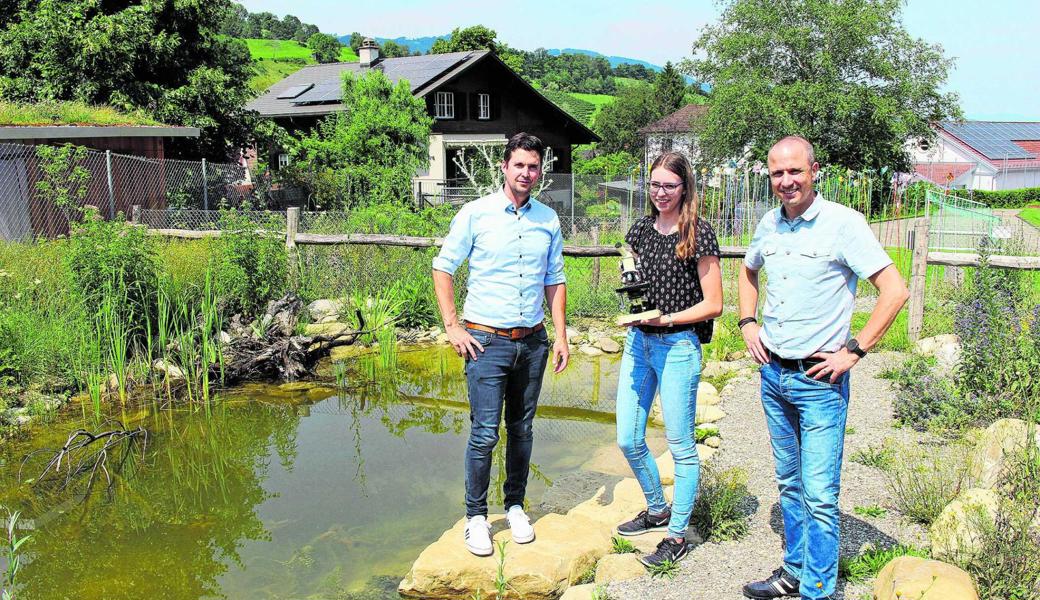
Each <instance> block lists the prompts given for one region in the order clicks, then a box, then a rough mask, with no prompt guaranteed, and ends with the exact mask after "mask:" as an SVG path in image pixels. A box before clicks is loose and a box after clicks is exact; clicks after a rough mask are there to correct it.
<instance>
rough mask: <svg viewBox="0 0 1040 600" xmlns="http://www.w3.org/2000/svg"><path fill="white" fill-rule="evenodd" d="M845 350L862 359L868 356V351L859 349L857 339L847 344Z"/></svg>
mask: <svg viewBox="0 0 1040 600" xmlns="http://www.w3.org/2000/svg"><path fill="white" fill-rule="evenodd" d="M845 349H846V350H848V351H849V352H851V353H853V354H855V355H856V356H858V357H860V358H863V357H864V356H866V355H867V351H866V350H864V349H863V348H860V347H859V342H858V341H856V338H852V339H851V340H849V341H848V342H845Z"/></svg>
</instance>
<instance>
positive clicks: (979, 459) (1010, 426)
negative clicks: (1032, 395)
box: [970, 419, 1040, 489]
mask: <svg viewBox="0 0 1040 600" xmlns="http://www.w3.org/2000/svg"><path fill="white" fill-rule="evenodd" d="M1029 430H1030V426H1029V424H1028V423H1026V422H1025V421H1022V420H1021V419H1000V420H998V421H994V422H993V424H992V425H990V426H989V427H987V428H986V431H985V432H984V433H983V434H982V438H981V439H980V440H979V441H978V443H976V445H975V449H974V450H973V451H972V454H971V461H970V469H971V476H972V480H973V481H974V485H975V486H976V487H980V488H987V489H993V488H995V487H997V486H998V485H1000V484H1001V480H1002V479H1003V478H1004V476H1005V474H1006V473H1007V469H1008V465H1009V460H1014V457H1015V455H1016V454H1017V453H1020V452H1022V451H1023V450H1025V448H1026V444H1027V441H1028V439H1029ZM1032 430H1033V443H1034V444H1037V445H1038V446H1040V425H1034V426H1032Z"/></svg>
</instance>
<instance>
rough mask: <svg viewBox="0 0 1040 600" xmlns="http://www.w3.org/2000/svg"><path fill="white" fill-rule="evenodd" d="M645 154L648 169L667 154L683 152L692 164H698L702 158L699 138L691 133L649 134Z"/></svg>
mask: <svg viewBox="0 0 1040 600" xmlns="http://www.w3.org/2000/svg"><path fill="white" fill-rule="evenodd" d="M644 152H645V153H646V155H645V156H644V157H643V159H644V160H645V161H646V165H647V166H648V167H649V166H650V165H652V164H653V162H654V160H655V159H656V158H657V157H658V156H660V155H661V154H663V153H665V152H681V153H682V154H683V155H684V156H686V159H687V160H689V161H690V163H692V164H696V162H697V159H698V158H699V156H700V151H699V150H698V148H697V138H696V137H694V135H693V134H692V133H690V132H671V133H650V134H647V136H646V146H645V150H644Z"/></svg>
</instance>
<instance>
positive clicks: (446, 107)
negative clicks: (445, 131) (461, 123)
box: [433, 92, 455, 119]
mask: <svg viewBox="0 0 1040 600" xmlns="http://www.w3.org/2000/svg"><path fill="white" fill-rule="evenodd" d="M433 116H435V117H437V118H438V119H454V118H455V94H454V93H452V92H437V98H436V102H434V111H433Z"/></svg>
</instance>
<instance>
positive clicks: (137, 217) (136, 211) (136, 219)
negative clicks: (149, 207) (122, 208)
mask: <svg viewBox="0 0 1040 600" xmlns="http://www.w3.org/2000/svg"><path fill="white" fill-rule="evenodd" d="M130 222H131V223H132V224H134V225H140V224H141V205H140V204H135V205H134V207H133V208H132V209H131V210H130Z"/></svg>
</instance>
